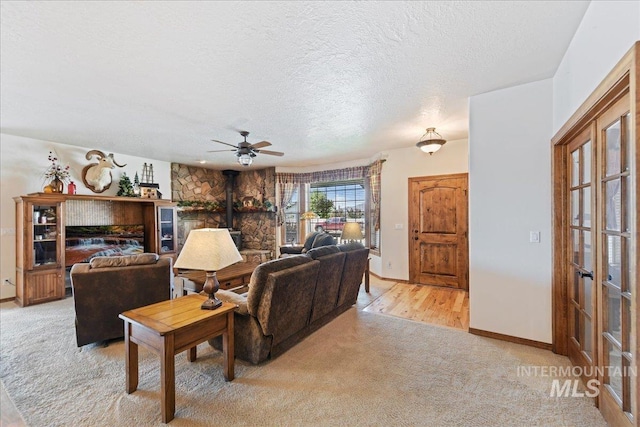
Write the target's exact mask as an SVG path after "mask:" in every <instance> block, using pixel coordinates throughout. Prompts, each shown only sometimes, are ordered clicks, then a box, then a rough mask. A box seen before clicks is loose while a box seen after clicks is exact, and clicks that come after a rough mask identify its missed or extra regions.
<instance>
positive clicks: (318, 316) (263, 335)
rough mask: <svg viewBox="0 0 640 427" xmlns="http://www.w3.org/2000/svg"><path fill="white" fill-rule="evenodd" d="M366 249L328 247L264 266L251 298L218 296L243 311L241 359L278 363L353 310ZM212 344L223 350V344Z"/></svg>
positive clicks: (238, 336)
mask: <svg viewBox="0 0 640 427" xmlns="http://www.w3.org/2000/svg"><path fill="white" fill-rule="evenodd" d="M368 256H369V249H368V248H365V247H364V246H362V245H361V244H360V243H349V244H345V245H339V246H336V245H332V246H323V247H319V248H316V249H311V250H309V251H308V252H307V253H306V254H305V255H293V256H289V257H286V258H280V259H276V260H273V261H268V262H265V263H263V264H261V265H259V266H258V267H257V268H256V269H255V271H254V272H253V275H252V276H251V281H250V283H249V291H248V292H247V294H244V295H238V294H236V293H233V292H229V291H222V290H221V291H218V293H217V295H218V298H220V299H221V300H225V301H229V302H233V303H235V304H237V305H238V308H237V309H236V313H235V320H234V323H235V333H234V339H235V354H236V357H238V358H240V359H243V360H246V361H248V362H251V363H254V364H258V363H260V362H263V361H265V360H267V359H269V358H274V357H277V356H278V355H279V354H281V353H283V352H285V351H286V350H288V349H289V348H291V347H292V346H294V345H295V344H296V343H298V342H299V341H301V340H302V339H303V338H304V337H306V336H307V335H309V334H311V333H312V332H313V331H315V330H317V329H318V328H320V327H321V326H323V325H325V324H327V323H328V322H330V321H331V320H333V319H334V318H335V317H337V316H338V315H339V314H341V313H343V312H344V311H346V310H347V309H349V307H351V306H352V305H353V304H354V303H355V302H356V299H357V297H358V289H359V287H360V284H361V283H362V278H363V275H364V271H365V268H366V265H367V259H368ZM210 344H211V345H213V346H214V347H215V348H218V349H220V348H222V340H221V339H220V338H219V337H218V338H214V339H213V340H211V341H210Z"/></svg>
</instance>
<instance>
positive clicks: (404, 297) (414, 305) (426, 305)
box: [364, 279, 469, 331]
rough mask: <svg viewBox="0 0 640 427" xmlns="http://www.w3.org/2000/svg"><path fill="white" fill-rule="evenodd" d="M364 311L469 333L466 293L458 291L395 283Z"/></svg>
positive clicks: (467, 294) (467, 295) (467, 298)
mask: <svg viewBox="0 0 640 427" xmlns="http://www.w3.org/2000/svg"><path fill="white" fill-rule="evenodd" d="M377 280H380V279H377ZM364 311H367V312H370V313H380V314H387V315H390V316H396V317H402V318H405V319H411V320H416V321H419V322H425V323H429V324H433V325H438V326H446V327H450V328H455V329H460V330H463V331H468V330H469V293H468V292H466V291H463V290H459V289H452V288H445V287H440V286H429V285H412V284H407V283H396V284H395V285H393V287H392V288H391V289H389V290H388V291H387V292H385V293H383V294H382V295H381V296H379V297H378V298H377V299H376V300H375V301H373V302H372V303H371V304H369V305H368V306H367V307H365V308H364Z"/></svg>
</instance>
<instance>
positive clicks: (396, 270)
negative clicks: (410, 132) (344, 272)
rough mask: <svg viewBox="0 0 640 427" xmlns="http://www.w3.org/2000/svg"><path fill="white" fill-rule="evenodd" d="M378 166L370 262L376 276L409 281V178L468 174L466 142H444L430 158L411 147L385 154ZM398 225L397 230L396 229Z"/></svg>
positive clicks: (463, 140) (464, 140) (462, 140)
mask: <svg viewBox="0 0 640 427" xmlns="http://www.w3.org/2000/svg"><path fill="white" fill-rule="evenodd" d="M383 156H384V157H386V159H387V161H386V162H385V163H384V165H383V166H382V182H381V192H380V200H381V210H380V232H381V235H380V242H381V245H380V248H381V252H380V255H381V256H380V257H376V256H373V257H372V259H371V266H370V268H371V271H372V272H373V273H375V274H377V275H378V276H381V277H385V278H390V279H398V280H409V235H408V229H407V227H408V222H409V178H412V177H420V176H431V175H445V174H454V173H465V172H467V171H468V170H469V157H468V144H467V140H466V139H461V140H457V141H448V142H447V143H446V144H445V145H444V146H443V147H442V148H441V149H440V150H439V151H438V152H436V153H435V154H433V155H429V154H426V153H424V152H422V151H420V150H419V149H418V148H417V147H415V146H411V147H407V148H401V149H398V150H390V151H385V152H384V153H383ZM396 224H401V225H402V228H401V229H396V228H395V227H396Z"/></svg>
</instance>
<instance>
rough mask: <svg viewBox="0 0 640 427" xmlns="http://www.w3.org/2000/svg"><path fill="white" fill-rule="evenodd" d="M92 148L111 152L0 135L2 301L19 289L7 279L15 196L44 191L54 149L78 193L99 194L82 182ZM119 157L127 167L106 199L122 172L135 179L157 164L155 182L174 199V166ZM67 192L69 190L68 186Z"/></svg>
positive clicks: (11, 261)
mask: <svg viewBox="0 0 640 427" xmlns="http://www.w3.org/2000/svg"><path fill="white" fill-rule="evenodd" d="M91 149H97V150H102V151H104V152H106V153H109V152H110V151H109V150H108V149H107V148H105V147H96V146H93V147H89V148H83V147H75V146H71V145H65V144H57V143H54V142H48V141H41V140H37V139H31V138H22V137H18V136H13V135H7V134H0V230H1V237H0V238H1V242H0V278H1V279H2V285H1V286H0V299H4V298H10V297H13V296H15V287H13V286H10V285H7V284H6V283H5V282H4V280H5V279H9V280H10V281H11V282H12V283H15V277H16V274H15V269H16V263H15V238H16V236H15V233H16V230H15V203H14V201H13V197H15V196H20V195H23V194H28V193H35V192H39V191H42V188H43V187H44V185H45V184H46V183H45V181H44V177H43V174H44V171H45V170H46V169H47V167H48V166H49V164H50V163H49V161H48V160H47V157H48V155H49V151H50V150H54V151H55V152H56V153H57V155H58V158H59V159H60V160H61V162H62V163H63V164H65V165H66V164H69V165H70V166H71V175H72V179H73V181H74V182H75V183H76V185H77V187H78V190H77V193H78V194H95V193H92V192H91V190H89V189H87V188H86V187H85V186H84V184H83V183H82V179H81V178H80V173H81V172H82V168H84V166H85V165H87V164H89V163H91V162H90V161H87V160H86V159H85V154H86V153H87V151H89V150H91ZM115 158H116V160H117V161H118V163H120V164H126V165H127V166H126V167H124V168H116V169H115V170H114V171H113V172H112V175H113V184H111V188H109V189H108V190H107V191H105V192H104V193H101V195H103V196H114V195H115V194H116V193H117V192H118V182H119V180H120V176H121V174H122V172H126V173H127V175H128V176H129V177H131V178H132V179H133V176H134V175H135V173H136V172H138V174H141V173H142V166H143V164H144V163H145V162H146V163H153V169H154V180H155V182H156V183H158V184H160V191H161V192H162V193H163V198H165V199H168V198H170V197H171V164H170V163H168V162H161V161H158V160H150V159H145V158H141V157H134V156H126V155H123V154H118V153H115ZM65 191H66V187H65Z"/></svg>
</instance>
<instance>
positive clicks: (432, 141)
mask: <svg viewBox="0 0 640 427" xmlns="http://www.w3.org/2000/svg"><path fill="white" fill-rule="evenodd" d="M446 142H447V141H445V140H444V139H442V136H441V135H440V134H439V133H438V132H436V128H427V132H426V133H425V134H424V135H422V138H420V142H418V143H417V144H416V147H418V148H419V149H421V150H422V151H424V152H425V153H429V154H430V155H431V154H433V153H435V152H436V151H438V150H439V149H440V148H442V146H443V145H444V144H445V143H446Z"/></svg>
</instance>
